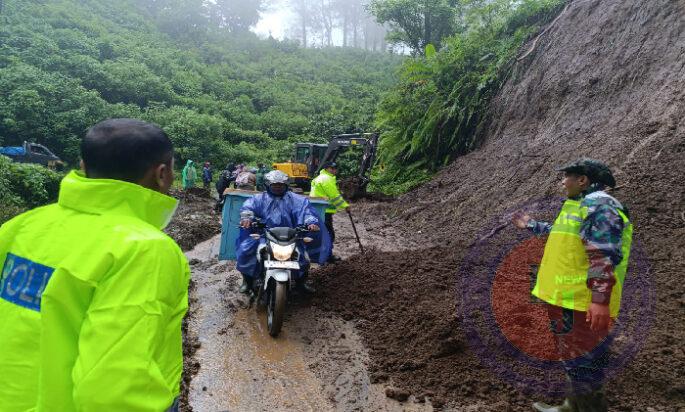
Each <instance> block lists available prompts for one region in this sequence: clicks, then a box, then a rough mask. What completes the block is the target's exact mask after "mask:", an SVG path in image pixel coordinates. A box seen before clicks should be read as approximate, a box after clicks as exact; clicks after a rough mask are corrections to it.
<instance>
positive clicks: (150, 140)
mask: <svg viewBox="0 0 685 412" xmlns="http://www.w3.org/2000/svg"><path fill="white" fill-rule="evenodd" d="M173 154H174V146H173V144H172V143H171V140H170V139H169V136H167V134H166V133H165V132H164V130H162V129H160V128H159V127H158V126H156V125H153V124H150V123H146V122H144V121H142V120H136V119H109V120H105V121H102V122H100V123H98V124H96V125H95V126H93V127H91V128H90V129H88V132H87V133H86V137H84V138H83V140H82V141H81V158H82V159H83V163H84V164H85V169H86V176H88V177H90V178H95V179H116V180H123V181H126V182H132V183H137V182H139V181H140V180H141V179H142V178H143V177H145V174H146V173H147V172H148V170H150V168H151V167H155V166H157V165H159V164H161V163H165V164H170V163H171V160H172V158H173Z"/></svg>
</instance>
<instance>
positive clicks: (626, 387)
mask: <svg viewBox="0 0 685 412" xmlns="http://www.w3.org/2000/svg"><path fill="white" fill-rule="evenodd" d="M532 44H533V43H532V42H531V44H530V46H532ZM684 50H685V10H684V9H683V8H682V7H680V6H679V4H678V2H673V1H670V0H654V1H649V2H643V1H639V0H629V1H624V0H604V1H599V0H590V1H587V0H584V1H575V2H572V3H571V4H570V6H569V7H568V9H567V10H566V11H565V12H564V14H563V15H562V16H561V17H560V18H559V20H558V21H557V22H556V24H555V25H554V26H553V27H551V28H550V30H548V31H547V32H546V34H545V35H544V36H543V37H542V38H540V39H539V40H538V41H537V44H536V48H535V50H534V51H533V52H532V53H530V54H529V55H528V56H527V57H526V58H525V59H524V60H523V61H521V62H519V63H518V64H517V65H516V67H515V68H514V71H513V73H512V74H511V75H510V77H509V79H508V80H507V83H506V84H505V86H504V88H503V90H502V91H501V93H500V94H499V96H498V97H497V98H496V100H495V101H494V103H493V105H492V106H491V114H490V116H489V120H488V121H487V123H486V124H485V125H483V127H482V129H481V133H482V138H483V141H484V144H483V145H482V147H481V148H480V149H479V150H478V151H476V152H474V153H471V154H469V155H467V156H464V157H462V158H460V159H458V160H457V161H455V162H454V163H453V164H451V165H450V166H448V167H447V168H445V169H444V170H443V171H442V172H441V173H439V174H438V175H437V176H436V177H435V178H434V179H433V180H432V181H431V182H429V183H428V184H426V185H425V186H423V187H421V188H419V189H417V190H415V191H413V192H411V193H409V194H407V195H405V196H403V197H401V198H399V199H398V200H397V201H395V202H390V203H384V204H381V205H378V206H377V207H376V208H375V210H374V211H373V212H370V213H369V214H367V215H366V216H365V217H364V218H365V219H366V220H367V221H369V222H371V221H375V222H378V221H379V220H380V221H383V223H384V224H386V225H392V226H394V227H396V228H400V227H401V228H402V229H403V230H404V232H405V233H406V234H407V236H409V237H411V238H412V240H413V241H418V242H421V243H423V244H424V245H425V249H424V250H416V251H415V252H412V253H397V254H376V255H372V256H371V257H367V259H368V260H364V259H363V258H362V257H356V258H353V259H351V260H349V261H346V262H343V263H341V264H339V265H337V266H335V267H329V268H326V269H324V270H322V271H321V272H320V273H319V274H318V275H317V276H318V277H317V280H316V281H317V286H318V287H319V289H320V293H322V296H321V298H320V299H321V306H322V307H328V308H330V310H333V311H336V312H340V313H342V314H343V315H344V316H346V317H347V318H348V319H355V320H357V322H358V324H359V327H360V328H361V330H362V333H363V335H364V337H365V339H366V344H367V345H368V346H369V347H370V349H371V355H372V360H373V362H374V365H373V367H374V370H375V372H376V374H377V378H378V379H385V378H386V377H387V378H389V379H390V380H391V381H392V382H394V384H395V385H399V386H401V387H404V388H406V389H409V390H410V391H411V392H412V393H413V394H414V395H416V396H422V395H431V393H433V397H435V398H438V403H440V401H446V402H449V403H451V404H454V405H462V404H473V402H475V401H478V400H482V401H484V402H486V403H487V404H491V403H492V402H494V403H497V402H503V404H499V406H495V407H492V409H498V408H499V410H501V409H506V408H504V407H503V406H502V405H506V404H508V405H511V406H512V407H513V409H517V410H518V409H520V410H528V407H529V406H528V405H529V402H530V399H529V398H527V397H526V396H524V395H521V393H522V390H515V389H514V388H512V387H509V386H508V385H509V383H510V381H506V382H507V383H505V381H503V380H501V378H500V377H499V376H501V375H500V374H497V373H494V372H493V365H494V364H497V363H498V362H496V361H493V362H488V361H487V360H486V361H484V360H483V359H484V356H476V354H477V353H476V352H477V349H474V347H473V346H472V345H469V344H468V343H469V341H470V339H471V338H472V336H468V334H467V329H473V328H474V327H478V326H479V324H481V323H483V324H484V323H487V321H488V319H485V318H483V319H480V318H479V319H476V320H473V319H472V318H473V316H471V312H469V310H470V309H471V308H473V307H479V306H478V302H473V301H472V300H474V299H481V298H484V297H486V298H487V299H486V300H487V304H488V305H490V304H491V303H492V302H493V301H496V299H493V298H492V296H491V295H492V294H493V293H495V294H497V293H499V295H498V296H507V293H506V291H507V289H506V287H505V288H504V289H501V287H502V285H504V286H510V287H511V289H510V290H511V291H512V293H513V291H514V290H518V289H517V288H519V286H520V284H521V283H520V282H518V283H516V282H514V283H512V284H511V285H509V284H507V283H506V282H505V283H499V286H500V289H499V292H498V291H497V289H496V288H495V287H493V285H492V279H493V278H492V276H493V272H495V271H496V272H497V276H499V272H500V271H501V270H504V275H505V276H504V279H507V276H509V275H507V270H506V269H502V268H501V267H502V262H504V261H506V254H507V253H509V252H510V251H511V250H513V249H512V245H514V244H515V243H516V242H522V241H525V240H526V239H527V238H526V236H525V234H521V233H520V232H519V231H517V230H515V229H514V228H513V227H511V226H510V225H508V224H507V223H508V221H509V220H510V216H511V212H513V211H514V210H516V209H519V208H523V209H526V210H529V211H530V212H533V213H535V217H542V218H546V219H550V218H552V217H553V215H554V209H557V210H558V208H559V206H560V201H559V200H560V199H558V196H559V190H558V189H559V176H558V174H557V173H555V172H554V167H555V166H558V165H560V164H564V163H566V162H568V161H570V160H572V159H574V158H577V157H580V156H589V157H593V158H597V159H601V160H604V161H606V162H607V163H608V164H609V165H610V166H611V167H612V170H614V173H615V175H616V179H617V181H618V184H619V189H618V190H616V191H615V192H613V193H612V194H613V195H614V196H615V197H617V198H618V199H619V200H621V201H622V202H623V203H624V204H626V205H627V206H628V208H629V209H630V211H631V216H632V220H633V222H634V224H635V238H636V245H637V246H636V247H637V248H638V249H640V250H641V251H642V252H641V253H637V252H636V254H635V256H634V258H633V259H631V261H633V262H634V263H633V266H632V267H631V271H632V272H629V273H637V272H638V269H641V268H642V269H644V270H643V271H642V272H641V273H644V272H647V269H649V270H648V275H649V278H648V279H647V280H648V281H649V282H646V283H642V284H640V285H638V286H643V288H642V289H640V288H638V289H636V290H635V293H636V294H637V295H640V296H642V297H645V296H647V295H648V296H647V298H649V297H650V296H651V297H652V298H654V299H655V304H656V308H655V311H654V314H653V315H651V314H649V313H642V312H639V311H638V312H639V313H638V312H636V313H637V314H633V317H632V318H631V317H630V316H628V315H626V316H627V317H626V318H624V319H621V320H622V321H625V322H631V321H638V320H639V319H637V320H636V318H639V317H641V316H643V317H645V318H650V319H651V320H652V324H651V330H650V334H649V335H648V336H646V337H645V339H646V344H645V346H644V347H643V348H642V350H641V351H640V352H639V354H638V355H637V357H636V358H635V360H634V361H632V362H631V363H629V364H628V366H627V367H626V368H624V369H623V370H622V371H621V372H620V373H618V374H617V375H616V376H615V377H613V378H612V379H611V381H610V382H609V383H608V385H607V391H608V395H609V398H610V399H609V400H610V404H611V405H612V407H613V408H616V409H617V410H646V409H647V408H648V407H653V408H655V409H656V410H678V409H679V408H685V383H684V382H683V377H682V371H683V370H685V353H684V352H683V350H682V342H683V341H685V331H683V329H682V327H681V326H682V324H683V321H684V320H685V315H684V312H685V311H684V310H683V309H684V308H685V286H684V285H683V282H682V275H683V268H684V267H685V212H683V211H684V210H685V185H683V180H682V173H683V170H685V105H684V104H683V103H684V102H685V52H684ZM525 51H526V50H524V52H525ZM550 197H552V198H556V200H552V201H550V200H549V199H550ZM376 224H377V223H376ZM536 248H537V250H536ZM540 248H541V245H537V246H536V245H534V244H531V245H530V249H529V250H528V251H527V252H526V255H527V256H531V262H528V263H531V264H532V263H534V260H535V259H533V257H534V256H536V255H538V256H539V254H540ZM498 253H499V255H498ZM645 257H646V258H648V259H645ZM495 258H497V259H499V260H497V259H495ZM493 259H494V260H493ZM493 261H498V262H499V266H495V267H493V266H492V262H493ZM467 263H468V265H467ZM465 266H466V267H469V268H470V269H471V271H470V272H468V273H464V272H463V271H462V270H461V269H462V268H464V267H465ZM504 266H505V267H506V265H504ZM638 266H639V267H638ZM512 270H513V269H512ZM521 270H524V271H525V270H527V269H525V268H524V269H516V270H515V271H514V272H516V273H514V274H513V275H511V274H510V275H511V276H509V277H510V278H512V279H513V278H516V279H518V280H519V281H521V280H522V278H521V276H522V274H521ZM465 276H469V278H468V279H465ZM488 276H491V278H488ZM629 276H630V275H629ZM495 279H496V277H495ZM643 280H644V279H643ZM525 281H526V282H527V280H525ZM469 285H476V286H478V285H480V286H479V287H480V289H478V287H475V288H474V290H473V291H472V292H473V294H474V295H473V296H474V298H473V299H471V298H469V296H470V295H469V293H471V291H470V290H468V291H466V292H465V290H464V288H469ZM502 290H504V291H505V293H502ZM467 292H468V293H467ZM651 294H653V295H651ZM488 296H489V297H488ZM628 298H630V295H627V294H624V300H625V299H628ZM502 299H504V298H502ZM648 301H649V299H648ZM480 307H482V306H480ZM497 310H498V309H497V308H496V307H495V306H492V312H496V311H497ZM527 311H528V308H526V307H521V308H519V313H526V312H527ZM510 313H512V312H510ZM481 315H482V314H481ZM493 316H495V317H496V316H498V314H497V313H494V314H493ZM536 316H537V315H536ZM651 316H653V318H652V317H651ZM510 318H511V317H509V318H503V319H499V321H500V327H502V328H505V329H508V330H509V332H510V333H511V336H510V335H507V336H506V338H507V339H509V340H511V339H513V340H516V337H517V336H518V337H519V339H520V341H519V344H521V345H525V344H526V343H525V342H524V341H525V339H523V338H524V337H521V336H520V335H521V331H520V330H518V329H519V326H521V325H524V326H525V325H526V323H528V324H530V323H531V322H533V321H535V319H537V318H536V317H535V316H533V318H528V319H524V318H521V319H520V321H517V322H519V323H517V322H513V323H512V321H511V319H510ZM533 323H534V322H533ZM467 327H468V328H467ZM517 330H518V331H517ZM628 332H629V334H628V335H627V336H626V337H621V339H623V340H625V339H630V338H632V337H634V336H636V335H637V334H639V333H640V332H643V330H640V329H639V328H638V329H634V330H632V331H628ZM621 339H618V344H617V346H619V349H620V346H621V344H622V343H621V342H623V340H621ZM501 340H502V339H501V337H498V336H496V334H493V335H491V336H486V337H485V338H484V341H485V342H481V343H482V344H483V345H484V346H488V345H492V346H494V347H497V346H498V345H501V346H503V347H504V346H505V345H504V343H502V342H501ZM505 343H506V342H505ZM540 345H541V346H539V347H538V349H540V350H544V349H543V348H544V345H545V343H544V342H541V343H540ZM533 349H534V348H533ZM481 355H483V354H481ZM486 363H489V364H487V365H486ZM502 364H505V365H509V364H510V363H507V362H506V360H504V362H502ZM514 372H516V373H519V374H520V375H521V376H524V375H526V372H525V370H521V371H514ZM547 378H549V379H550V380H557V379H562V378H563V375H562V374H561V372H560V371H559V372H558V373H557V374H556V375H555V374H554V373H553V372H550V375H549V376H548V377H547ZM518 389H521V388H518ZM487 409H491V408H488V407H487V406H484V407H483V408H481V409H480V410H487Z"/></svg>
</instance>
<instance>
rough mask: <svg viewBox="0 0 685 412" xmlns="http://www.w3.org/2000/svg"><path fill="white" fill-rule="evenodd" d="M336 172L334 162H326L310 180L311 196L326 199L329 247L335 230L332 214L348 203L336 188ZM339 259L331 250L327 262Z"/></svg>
mask: <svg viewBox="0 0 685 412" xmlns="http://www.w3.org/2000/svg"><path fill="white" fill-rule="evenodd" d="M337 174H338V165H337V164H336V163H335V162H327V163H324V164H323V165H322V168H321V173H319V176H317V177H316V179H314V180H312V190H311V192H310V193H309V195H310V196H311V197H322V198H325V199H327V200H328V203H329V207H328V208H327V209H326V219H325V224H326V229H328V233H330V235H331V248H332V247H333V244H334V243H335V230H334V228H333V215H334V214H336V213H337V212H339V211H341V210H345V209H347V208H348V207H350V205H349V204H348V203H347V202H346V201H345V199H343V197H342V195H341V194H340V190H338V182H337V180H336V175H337ZM338 260H340V258H339V257H337V256H335V255H333V251H332V250H331V257H330V258H329V259H328V261H329V262H335V261H338Z"/></svg>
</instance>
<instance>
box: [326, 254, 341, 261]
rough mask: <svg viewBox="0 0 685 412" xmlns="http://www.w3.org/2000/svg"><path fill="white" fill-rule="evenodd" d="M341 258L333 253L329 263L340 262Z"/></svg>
mask: <svg viewBox="0 0 685 412" xmlns="http://www.w3.org/2000/svg"><path fill="white" fill-rule="evenodd" d="M341 260H342V259H340V256H336V255H333V254H331V256H330V257H329V258H328V263H338V262H340V261H341Z"/></svg>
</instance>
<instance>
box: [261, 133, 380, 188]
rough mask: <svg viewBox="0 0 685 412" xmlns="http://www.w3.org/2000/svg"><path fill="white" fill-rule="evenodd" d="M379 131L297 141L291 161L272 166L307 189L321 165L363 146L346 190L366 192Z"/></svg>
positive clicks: (294, 183)
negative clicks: (314, 141) (319, 139)
mask: <svg viewBox="0 0 685 412" xmlns="http://www.w3.org/2000/svg"><path fill="white" fill-rule="evenodd" d="M378 138H379V134H378V133H355V134H341V135H336V136H333V137H332V138H331V139H330V141H329V142H328V144H317V143H297V144H296V145H295V154H294V156H293V159H292V160H291V161H290V162H285V163H274V164H273V168H274V169H276V170H281V171H282V172H284V173H285V174H287V175H288V176H289V177H290V180H291V182H292V184H293V185H294V186H295V187H297V188H299V189H301V190H303V191H305V192H307V191H309V190H310V188H311V181H312V179H313V178H315V177H316V176H317V175H318V174H319V172H320V171H321V166H322V165H324V164H326V163H327V162H333V161H335V160H336V158H337V157H338V155H339V154H341V153H342V152H343V150H345V149H346V148H349V147H360V148H362V150H363V152H362V155H361V160H360V164H359V172H358V173H357V175H356V176H354V178H352V180H351V182H350V184H351V187H349V189H348V190H346V192H348V193H346V194H347V195H348V196H349V197H350V198H353V199H354V198H357V197H361V196H363V195H364V193H365V191H366V186H367V185H368V184H369V174H370V172H371V168H372V167H373V163H374V161H375V159H376V149H377V148H378Z"/></svg>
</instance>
